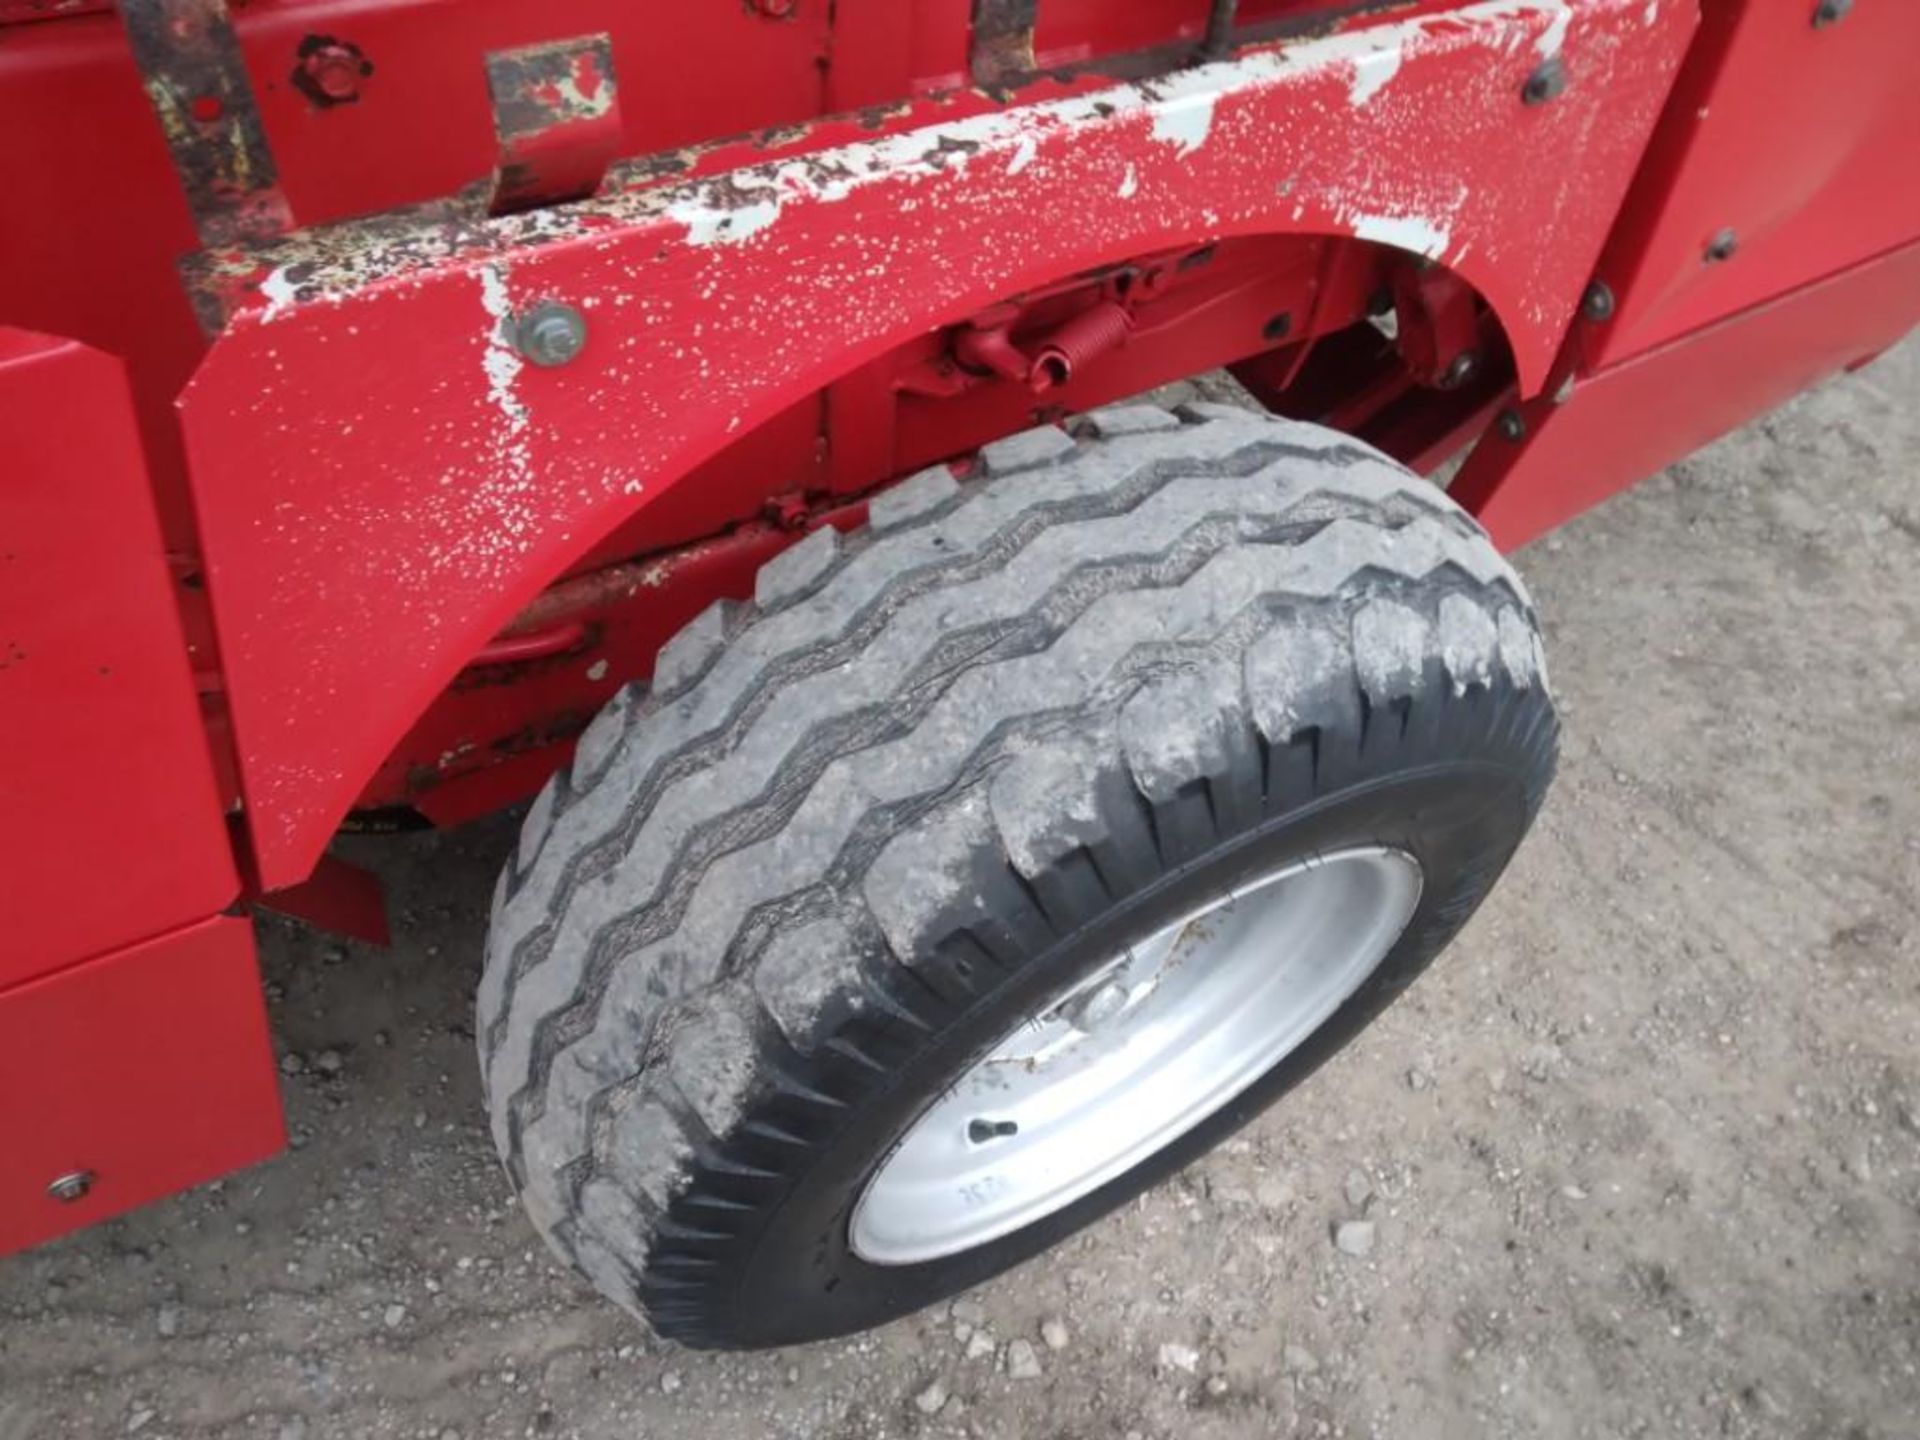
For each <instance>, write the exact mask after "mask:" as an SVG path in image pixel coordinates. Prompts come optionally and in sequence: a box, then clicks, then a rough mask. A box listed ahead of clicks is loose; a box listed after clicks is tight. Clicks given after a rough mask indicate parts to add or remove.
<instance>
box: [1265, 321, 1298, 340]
mask: <svg viewBox="0 0 1920 1440" xmlns="http://www.w3.org/2000/svg"><path fill="white" fill-rule="evenodd" d="M1291 329H1293V317H1292V316H1291V315H1276V316H1274V317H1273V318H1272V319H1271V320H1269V321H1267V323H1266V325H1265V326H1264V327H1263V328H1262V329H1261V331H1260V333H1261V334H1262V335H1264V336H1266V337H1267V339H1269V340H1284V339H1286V338H1287V332H1288V331H1289V330H1291Z"/></svg>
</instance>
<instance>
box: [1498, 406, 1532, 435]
mask: <svg viewBox="0 0 1920 1440" xmlns="http://www.w3.org/2000/svg"><path fill="white" fill-rule="evenodd" d="M1493 423H1494V425H1495V426H1496V427H1497V428H1498V429H1499V431H1500V438H1501V439H1502V440H1523V439H1525V438H1526V434H1527V422H1526V421H1524V420H1522V419H1521V418H1520V412H1519V411H1518V410H1502V411H1501V412H1500V418H1499V419H1497V420H1495V421H1494V422H1493Z"/></svg>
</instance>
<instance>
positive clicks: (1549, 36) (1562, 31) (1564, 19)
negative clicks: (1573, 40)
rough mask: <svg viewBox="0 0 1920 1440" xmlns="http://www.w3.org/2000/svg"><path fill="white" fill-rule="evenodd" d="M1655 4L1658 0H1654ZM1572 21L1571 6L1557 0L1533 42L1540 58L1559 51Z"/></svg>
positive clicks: (1564, 42)
mask: <svg viewBox="0 0 1920 1440" xmlns="http://www.w3.org/2000/svg"><path fill="white" fill-rule="evenodd" d="M1654 3H1655V4H1658V3H1659V0H1654ZM1572 23H1573V8H1572V6H1570V5H1568V4H1567V3H1566V0H1557V3H1556V4H1555V5H1554V7H1553V16H1552V18H1551V19H1550V20H1548V21H1547V28H1546V29H1545V30H1543V31H1541V32H1540V38H1539V39H1538V40H1536V41H1534V42H1533V48H1534V49H1535V50H1537V51H1539V52H1540V58H1541V59H1542V60H1551V59H1553V58H1554V56H1556V55H1558V54H1559V53H1560V47H1561V46H1562V45H1564V44H1566V41H1567V26H1569V25H1571V24H1572Z"/></svg>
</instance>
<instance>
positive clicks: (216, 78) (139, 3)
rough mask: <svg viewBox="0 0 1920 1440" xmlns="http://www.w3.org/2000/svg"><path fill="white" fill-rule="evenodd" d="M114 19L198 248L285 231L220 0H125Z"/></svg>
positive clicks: (269, 156)
mask: <svg viewBox="0 0 1920 1440" xmlns="http://www.w3.org/2000/svg"><path fill="white" fill-rule="evenodd" d="M120 14H121V18H122V19H123V20H124V21H125V23H126V28H127V39H128V41H129V43H130V44H131V45H132V47H133V57H134V61H135V63H137V64H138V65H139V67H140V76H141V81H142V83H143V85H144V86H145V88H146V92H147V98H148V99H149V100H150V101H151V102H152V104H153V112H154V114H155V115H156V116H157V117H158V118H159V121H160V129H161V131H162V133H163V134H164V135H165V136H166V140H167V149H168V150H169V151H170V152H172V155H173V165H174V169H175V170H176V171H178V172H179V175H180V183H181V185H182V187H183V188H184V189H185V190H186V194H187V205H188V207H189V208H190V209H191V210H192V211H193V223H194V227H195V229H197V230H198V231H199V233H200V240H201V243H202V244H204V245H230V244H236V243H241V242H246V241H254V240H269V239H272V238H273V237H275V236H277V235H282V234H285V233H286V232H287V231H288V230H289V229H291V228H292V223H293V220H292V214H291V212H290V211H289V209H288V207H287V201H286V197H285V195H284V194H283V193H282V192H281V189H280V177H279V173H278V171H277V170H276V169H275V167H274V163H273V152H272V151H271V150H270V149H269V148H268V146H267V135H266V129H265V127H264V126H263V125H262V124H261V121H260V108H259V106H258V105H256V104H255V103H254V98H253V85H252V82H251V81H249V80H248V78H247V67H246V63H245V61H244V60H243V59H242V57H241V54H240V42H239V40H238V39H237V38H236V37H235V35H234V33H233V19H232V17H231V16H230V15H229V14H228V13H227V6H226V0H122V3H121V5H120Z"/></svg>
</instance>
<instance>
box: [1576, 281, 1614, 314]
mask: <svg viewBox="0 0 1920 1440" xmlns="http://www.w3.org/2000/svg"><path fill="white" fill-rule="evenodd" d="M1580 313H1581V314H1582V315H1584V316H1586V317H1587V319H1589V320H1592V321H1594V322H1595V323H1596V324H1597V323H1599V322H1601V321H1603V320H1611V319H1612V318H1613V287H1612V286H1611V285H1609V284H1607V282H1606V281H1604V280H1595V281H1594V282H1593V283H1592V284H1590V285H1588V286H1587V290H1586V293H1585V294H1584V295H1582V296H1581V297H1580Z"/></svg>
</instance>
